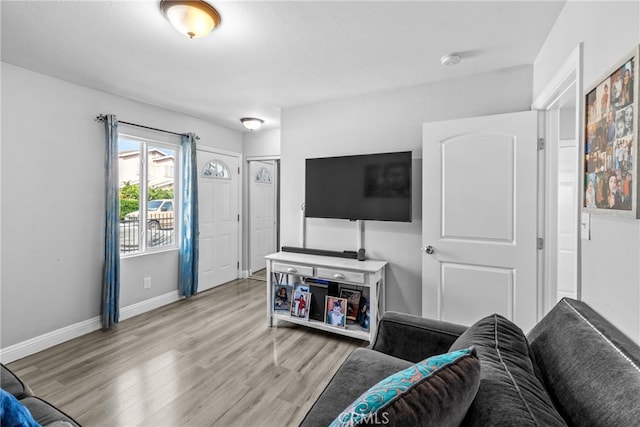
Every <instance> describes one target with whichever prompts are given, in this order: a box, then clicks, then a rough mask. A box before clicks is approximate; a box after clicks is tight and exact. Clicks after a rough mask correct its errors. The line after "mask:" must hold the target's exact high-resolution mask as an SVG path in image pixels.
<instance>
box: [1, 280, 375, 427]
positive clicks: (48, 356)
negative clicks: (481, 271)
mask: <svg viewBox="0 0 640 427" xmlns="http://www.w3.org/2000/svg"><path fill="white" fill-rule="evenodd" d="M265 299H266V289H265V282H263V281H260V280H252V279H239V280H235V281H233V282H230V283H228V284H225V285H223V286H219V287H217V288H214V289H211V290H209V291H206V292H202V293H200V294H198V295H196V296H195V297H193V298H191V299H189V300H181V301H178V302H175V303H173V304H170V305H167V306H164V307H161V308H158V309H156V310H153V311H150V312H148V313H145V314H142V315H139V316H136V317H134V318H131V319H127V320H125V321H122V322H120V323H119V324H118V326H117V327H116V328H115V329H114V330H111V331H95V332H92V333H90V334H87V335H84V336H82V337H79V338H76V339H74V340H71V341H68V342H65V343H63V344H60V345H58V346H55V347H53V348H50V349H47V350H44V351H42V352H40V353H37V354H34V355H31V356H28V357H25V358H24V359H20V360H17V361H15V362H12V363H10V364H9V365H8V366H9V368H10V369H12V370H13V371H14V372H16V373H17V374H18V375H19V376H20V377H21V378H23V379H24V381H25V382H26V383H27V384H28V385H29V386H30V387H31V389H32V390H33V391H34V393H35V394H36V395H37V396H40V397H42V398H43V399H45V400H48V401H49V402H51V403H52V404H54V405H56V406H58V407H59V408H60V409H61V410H63V411H64V412H66V413H68V414H69V415H71V416H72V417H74V418H75V419H76V420H77V421H78V422H80V423H81V424H82V425H83V426H85V427H90V426H109V427H116V426H240V427H245V426H277V427H282V426H296V425H298V424H299V423H300V421H301V420H302V419H303V418H304V415H305V414H306V412H307V411H308V410H309V408H310V407H311V405H312V403H313V401H314V400H315V399H316V398H317V397H318V396H319V394H320V393H321V392H322V390H323V389H324V387H325V385H326V384H327V383H328V382H329V380H330V379H331V377H332V376H333V374H334V373H335V371H336V370H337V369H338V367H339V366H340V364H341V363H342V362H343V361H344V359H346V357H347V356H348V355H349V353H351V351H352V350H354V349H355V348H357V347H360V346H364V345H366V342H363V341H359V340H353V339H350V338H346V337H341V336H338V335H333V334H329V333H325V332H320V331H316V330H313V329H310V328H305V327H302V326H296V325H292V324H288V323H286V322H280V323H279V325H278V327H273V328H268V327H267V326H266V301H265Z"/></svg>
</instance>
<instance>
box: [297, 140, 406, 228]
mask: <svg viewBox="0 0 640 427" xmlns="http://www.w3.org/2000/svg"><path fill="white" fill-rule="evenodd" d="M305 179H306V181H305V209H304V212H305V216H306V217H307V218H341V219H350V220H378V221H402V222H411V151H403V152H397V153H382V154H365V155H357V156H343V157H323V158H316V159H307V163H306V172H305Z"/></svg>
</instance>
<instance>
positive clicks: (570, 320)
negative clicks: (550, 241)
mask: <svg viewBox="0 0 640 427" xmlns="http://www.w3.org/2000/svg"><path fill="white" fill-rule="evenodd" d="M528 338H529V342H530V344H531V350H532V351H533V353H534V355H535V358H536V361H537V362H538V366H539V367H540V373H541V375H542V378H543V380H544V382H545V384H546V385H547V389H548V390H549V391H550V394H551V397H552V399H554V401H555V402H556V407H557V408H558V410H559V411H560V413H561V414H562V415H563V416H564V417H565V419H566V420H568V421H570V423H571V424H573V425H585V426H587V425H588V426H616V427H621V426H637V425H638V423H639V422H640V421H639V420H640V347H639V346H638V345H637V344H635V343H634V342H633V341H631V339H629V338H628V337H627V336H625V335H624V334H623V333H622V332H620V331H619V330H618V329H617V328H616V327H614V326H613V325H612V324H611V323H609V322H608V321H607V320H605V319H604V318H603V317H602V316H600V315H599V314H598V313H596V312H595V311H594V310H593V309H591V308H590V307H589V306H588V305H586V304H585V303H583V302H579V301H576V300H573V299H569V298H565V299H563V300H561V301H560V302H559V303H558V304H556V305H555V307H554V308H553V309H552V310H551V311H550V312H549V313H548V314H547V315H546V316H545V317H544V318H543V319H542V320H541V321H540V322H539V323H538V324H537V325H536V326H535V327H534V328H533V329H532V330H531V332H529V335H528Z"/></svg>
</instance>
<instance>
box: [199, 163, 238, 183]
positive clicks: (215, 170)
mask: <svg viewBox="0 0 640 427" xmlns="http://www.w3.org/2000/svg"><path fill="white" fill-rule="evenodd" d="M202 176H203V177H205V178H218V179H231V175H230V174H229V168H228V167H227V165H226V164H225V163H224V162H223V161H222V160H217V159H216V160H211V161H210V162H208V163H207V164H206V166H205V167H204V169H203V171H202Z"/></svg>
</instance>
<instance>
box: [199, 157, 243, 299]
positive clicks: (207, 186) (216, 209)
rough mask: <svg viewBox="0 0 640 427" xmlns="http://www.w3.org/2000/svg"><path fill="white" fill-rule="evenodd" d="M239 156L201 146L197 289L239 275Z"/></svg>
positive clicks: (212, 285)
mask: <svg viewBox="0 0 640 427" xmlns="http://www.w3.org/2000/svg"><path fill="white" fill-rule="evenodd" d="M238 168H239V159H238V157H234V156H230V155H225V154H220V153H212V152H208V151H204V150H198V214H199V220H200V237H199V243H200V258H199V263H198V290H199V291H204V290H207V289H210V288H212V287H214V286H218V285H221V284H223V283H226V282H229V281H231V280H234V279H237V278H238V268H239V266H238V259H239V256H238V240H239V238H238V235H239V233H238V230H239V224H240V222H239V220H240V218H239V206H238V200H239V197H238V189H239V182H238V181H239V173H238Z"/></svg>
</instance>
